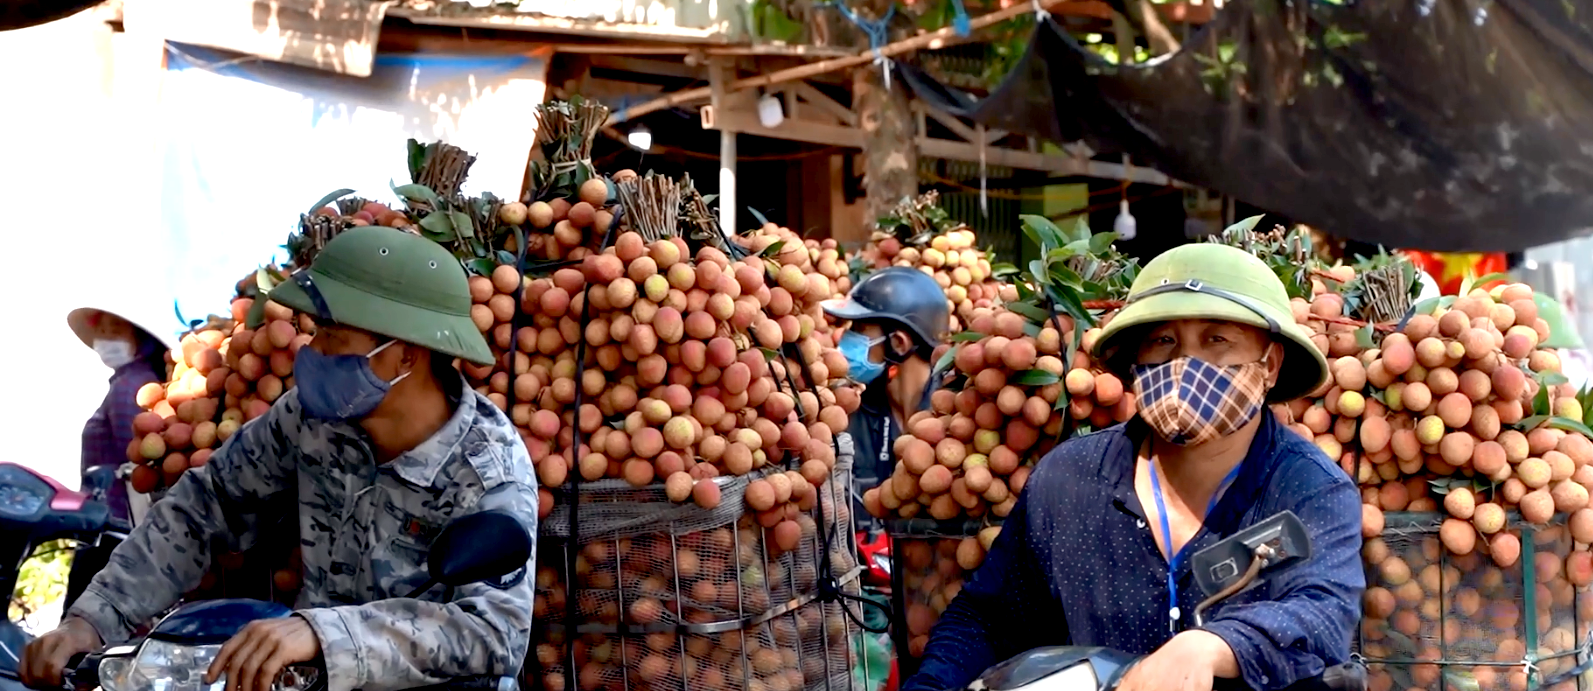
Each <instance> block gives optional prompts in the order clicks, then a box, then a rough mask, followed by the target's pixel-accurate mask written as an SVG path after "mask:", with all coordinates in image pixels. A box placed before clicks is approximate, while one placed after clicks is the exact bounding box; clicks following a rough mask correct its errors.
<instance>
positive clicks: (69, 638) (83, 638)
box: [21, 616, 104, 689]
mask: <svg viewBox="0 0 1593 691" xmlns="http://www.w3.org/2000/svg"><path fill="white" fill-rule="evenodd" d="M102 645H104V642H103V641H101V640H100V634H99V632H97V631H95V630H94V627H93V626H91V625H89V623H88V621H87V620H84V619H82V618H79V617H73V616H68V617H66V618H65V619H62V620H61V625H60V626H57V627H56V628H55V630H54V631H51V632H49V633H47V634H44V635H43V636H40V637H38V638H35V639H33V640H32V641H31V642H29V643H28V645H27V647H25V648H23V649H22V665H21V667H22V669H21V672H22V683H23V684H26V685H28V686H29V687H32V688H35V689H45V688H60V687H61V684H62V683H63V681H62V680H63V677H64V675H63V672H64V671H65V670H66V663H67V662H68V661H70V660H71V659H72V656H74V655H77V654H79V653H91V652H94V651H96V650H99V649H100V647H101V646H102Z"/></svg>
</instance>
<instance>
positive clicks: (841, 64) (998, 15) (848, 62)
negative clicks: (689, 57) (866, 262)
mask: <svg viewBox="0 0 1593 691" xmlns="http://www.w3.org/2000/svg"><path fill="white" fill-rule="evenodd" d="M1037 2H1039V4H1040V6H1041V7H1042V8H1054V7H1056V6H1058V5H1061V4H1063V0H1037ZM1033 11H1034V9H1033V7H1032V5H1030V4H1028V3H1019V4H1014V5H1013V6H1012V7H1009V8H1007V9H1004V10H1001V11H998V12H991V13H990V14H987V15H984V16H982V17H979V18H977V19H974V20H973V21H971V22H969V23H968V26H969V29H970V30H972V31H978V30H980V29H984V28H986V27H990V26H994V25H996V24H1000V23H1001V22H1004V21H1007V20H1009V19H1012V18H1014V17H1020V16H1022V15H1025V14H1028V13H1030V12H1033ZM956 36H957V30H956V29H955V28H953V27H949V26H948V27H945V28H942V29H939V30H937V31H931V32H929V33H925V34H919V35H917V36H914V37H912V38H909V39H905V40H902V41H897V42H895V43H892V44H890V45H887V46H884V47H882V48H880V49H879V50H878V51H873V50H865V51H863V52H862V53H859V54H856V55H852V56H850V57H845V58H835V59H832V60H823V61H820V62H816V63H813V64H810V65H802V66H800V67H792V68H789V69H784V70H778V71H775V72H770V73H767V74H761V75H758V76H756V77H748V78H746V79H737V80H735V81H733V82H731V83H729V84H727V85H726V86H725V89H726V90H727V91H738V90H741V89H751V88H756V87H761V86H772V85H774V84H782V83H785V82H789V81H795V80H798V79H807V78H809V77H814V76H818V75H821V74H825V73H828V72H836V71H839V70H844V69H848V68H852V67H857V66H860V65H866V64H868V63H871V62H873V61H874V60H876V59H877V58H879V57H887V58H890V57H895V56H897V55H901V54H904V53H911V52H913V51H916V50H923V49H926V48H928V49H934V48H938V47H940V44H942V43H944V42H946V41H948V40H951V39H953V38H955V37H956ZM709 94H710V90H709V88H708V87H706V86H704V87H699V88H696V89H686V90H684V91H678V92H676V93H674V94H671V95H669V96H666V97H664V98H660V99H655V100H652V101H648V102H646V103H642V104H640V105H635V106H631V107H630V108H626V109H625V110H622V111H619V112H616V113H613V114H611V115H609V117H608V124H610V125H612V124H615V123H619V122H624V121H626V120H630V119H633V118H637V117H640V116H642V115H646V114H648V113H651V112H654V111H658V110H663V109H665V108H673V107H675V106H677V105H680V104H682V103H685V102H686V101H694V100H697V99H700V98H703V97H704V96H708V95H709Z"/></svg>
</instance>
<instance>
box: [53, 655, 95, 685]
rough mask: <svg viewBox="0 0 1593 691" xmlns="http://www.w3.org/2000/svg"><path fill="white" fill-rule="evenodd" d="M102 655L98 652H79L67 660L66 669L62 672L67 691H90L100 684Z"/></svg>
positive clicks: (63, 683)
mask: <svg viewBox="0 0 1593 691" xmlns="http://www.w3.org/2000/svg"><path fill="white" fill-rule="evenodd" d="M100 657H101V656H100V655H99V654H98V653H78V654H76V655H73V656H72V657H71V658H69V659H68V660H67V662H66V669H65V670H64V671H63V674H62V684H61V685H62V686H64V687H66V689H67V691H88V690H90V689H94V688H95V687H98V686H99V685H100Z"/></svg>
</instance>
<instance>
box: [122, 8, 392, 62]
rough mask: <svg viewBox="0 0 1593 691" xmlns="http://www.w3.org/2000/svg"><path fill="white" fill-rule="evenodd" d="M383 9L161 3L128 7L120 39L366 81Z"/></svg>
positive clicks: (374, 53)
mask: <svg viewBox="0 0 1593 691" xmlns="http://www.w3.org/2000/svg"><path fill="white" fill-rule="evenodd" d="M391 4H392V3H391V2H372V1H371V0H161V1H159V2H134V3H128V4H127V5H126V7H125V8H124V10H123V13H124V14H123V20H124V24H125V26H126V27H127V30H128V31H136V32H150V33H151V34H153V35H158V36H161V37H162V38H164V39H165V40H167V41H175V42H178V43H189V44H193V45H198V46H204V47H207V48H218V49H221V50H228V51H232V52H236V53H242V54H244V55H249V56H253V57H258V58H264V59H267V60H274V61H277V62H285V63H289V64H294V65H302V66H305V67H313V68H316V69H322V70H327V71H331V72H337V73H339V74H349V75H354V76H357V77H368V76H370V74H371V63H372V62H373V61H374V60H375V59H376V41H377V38H378V36H380V34H381V29H382V19H383V17H384V16H385V14H386V12H387V9H388V7H389V6H391Z"/></svg>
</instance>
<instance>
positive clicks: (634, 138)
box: [625, 124, 653, 151]
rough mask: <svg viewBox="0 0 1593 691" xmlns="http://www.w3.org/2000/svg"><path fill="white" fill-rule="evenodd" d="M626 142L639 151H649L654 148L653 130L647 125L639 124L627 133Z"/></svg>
mask: <svg viewBox="0 0 1593 691" xmlns="http://www.w3.org/2000/svg"><path fill="white" fill-rule="evenodd" d="M625 143H626V144H630V145H631V148H632V149H635V150H637V151H648V150H650V149H652V148H653V132H652V130H649V129H647V126H646V125H642V124H638V125H636V126H635V127H632V128H631V131H630V132H629V133H627V134H626V135H625Z"/></svg>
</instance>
